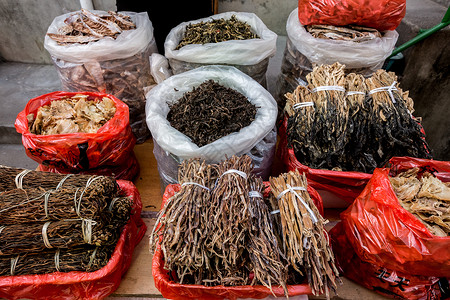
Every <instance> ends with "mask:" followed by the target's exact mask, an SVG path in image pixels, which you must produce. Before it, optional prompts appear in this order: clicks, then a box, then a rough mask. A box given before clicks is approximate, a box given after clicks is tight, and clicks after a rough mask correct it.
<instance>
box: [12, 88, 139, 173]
mask: <svg viewBox="0 0 450 300" xmlns="http://www.w3.org/2000/svg"><path fill="white" fill-rule="evenodd" d="M15 127H16V130H17V132H19V133H20V134H22V143H23V146H24V147H25V151H26V153H27V155H28V156H29V157H30V158H31V159H33V160H34V161H36V162H38V163H39V164H40V169H41V170H45V171H52V172H57V173H81V174H101V175H114V176H115V177H116V178H119V179H128V180H132V179H133V178H134V177H135V176H136V175H137V174H138V173H139V164H138V162H137V160H136V158H135V156H134V152H133V148H134V145H135V144H136V138H135V137H134V135H133V133H132V131H131V127H130V124H129V119H128V106H127V105H126V104H125V103H123V102H122V101H120V100H119V99H117V98H116V97H114V96H113V95H109V94H104V93H94V92H81V93H75V92H53V93H49V94H45V95H42V96H39V97H36V98H34V99H31V100H30V101H29V102H28V103H27V105H26V107H25V109H24V110H22V111H21V112H20V113H19V115H18V116H17V119H16V122H15Z"/></svg>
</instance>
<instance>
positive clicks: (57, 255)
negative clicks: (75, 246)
mask: <svg viewBox="0 0 450 300" xmlns="http://www.w3.org/2000/svg"><path fill="white" fill-rule="evenodd" d="M60 252H61V249H59V248H58V250H56V252H55V269H56V271H58V272H61V270H60V267H59V254H60Z"/></svg>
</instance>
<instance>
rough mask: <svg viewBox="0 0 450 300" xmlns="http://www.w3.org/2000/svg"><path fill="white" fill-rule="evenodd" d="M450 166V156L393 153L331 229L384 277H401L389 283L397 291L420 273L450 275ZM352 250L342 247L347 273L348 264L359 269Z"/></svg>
mask: <svg viewBox="0 0 450 300" xmlns="http://www.w3.org/2000/svg"><path fill="white" fill-rule="evenodd" d="M449 166H450V163H449V162H436V161H434V160H426V159H417V158H412V159H410V158H408V157H401V158H393V159H391V161H390V168H382V169H376V170H375V171H374V173H373V176H372V178H371V179H370V181H369V182H368V184H367V186H366V187H365V189H364V190H363V192H362V193H361V195H360V196H359V197H358V198H357V199H356V200H355V201H354V202H353V204H351V205H350V206H349V208H348V209H347V210H346V211H344V212H343V213H341V220H342V222H341V223H339V224H338V225H339V226H337V227H335V228H333V229H332V230H331V232H330V233H331V236H332V239H333V240H336V241H344V242H343V243H335V246H336V248H339V247H341V246H342V247H349V248H350V249H351V251H353V252H354V253H355V255H356V256H357V257H358V258H359V260H361V261H362V262H364V263H367V264H369V265H371V266H372V267H373V268H376V267H379V269H380V271H379V272H380V273H379V274H378V275H379V277H378V278H379V279H380V280H384V281H386V280H394V279H395V280H394V281H392V285H391V287H392V288H395V289H390V288H388V287H387V286H385V288H386V289H387V290H390V291H393V292H396V293H398V292H399V291H400V290H399V289H398V287H399V286H401V285H403V287H405V286H408V284H411V285H412V284H415V283H413V281H414V280H415V281H416V283H417V279H420V278H421V279H422V283H423V282H425V283H426V284H427V285H428V286H430V285H432V284H433V283H436V282H437V281H438V280H439V278H449V277H450V252H449V251H448V249H449V247H450V237H449V233H450V217H449V211H450V205H449V204H450V186H449V181H448V180H449V176H448V170H449ZM339 253H341V254H339ZM348 254H349V252H348V251H337V260H338V261H339V264H340V265H341V266H342V268H343V269H344V275H345V274H346V273H345V270H346V269H347V272H349V274H351V273H352V272H355V270H351V267H349V266H348V264H353V260H351V261H349V260H348V257H347V255H348ZM341 255H342V256H341ZM356 271H357V272H358V273H359V277H355V276H354V275H352V276H353V278H354V280H357V281H358V282H363V281H364V280H365V276H364V275H361V274H366V273H365V272H363V271H362V270H356ZM386 272H391V273H392V274H396V277H395V278H394V277H390V276H389V275H388V274H387V273H386ZM367 275H368V276H373V274H370V273H369V274H367ZM400 277H401V278H403V280H402V279H401V278H400ZM393 278H394V279H393ZM397 278H398V279H397ZM424 279H425V280H424ZM408 280H409V281H408ZM417 284H418V283H417ZM403 291H406V290H405V289H404V290H403ZM407 292H409V291H407ZM405 295H407V294H404V295H403V297H405ZM405 298H409V297H405Z"/></svg>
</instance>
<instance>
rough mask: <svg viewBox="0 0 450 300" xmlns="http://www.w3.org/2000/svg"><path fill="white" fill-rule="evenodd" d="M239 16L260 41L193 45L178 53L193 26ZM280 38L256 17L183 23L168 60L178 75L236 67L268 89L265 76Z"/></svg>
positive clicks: (171, 37)
mask: <svg viewBox="0 0 450 300" xmlns="http://www.w3.org/2000/svg"><path fill="white" fill-rule="evenodd" d="M233 15H235V16H236V18H237V19H238V20H240V21H243V22H246V23H247V24H249V25H250V26H251V28H252V30H253V31H254V32H255V33H256V34H257V35H258V36H259V37H260V38H259V39H249V40H231V41H225V42H220V43H207V44H191V45H186V46H184V47H182V48H180V49H179V50H175V48H176V47H177V46H178V44H179V43H180V41H181V40H182V38H183V35H184V32H185V31H186V27H187V25H189V24H196V23H200V22H208V21H211V20H212V19H221V18H223V19H226V20H227V19H230V18H231V16H233ZM276 41H277V34H276V33H274V32H273V31H271V30H269V29H268V28H267V26H266V25H265V24H264V23H263V22H262V20H261V19H260V18H259V17H258V16H257V15H255V14H254V13H247V12H225V13H221V14H216V15H212V16H210V17H208V18H202V19H198V20H193V21H190V22H183V23H181V24H179V25H178V26H176V27H174V28H173V29H172V30H171V31H170V32H169V34H168V35H167V37H166V41H165V43H164V51H165V53H164V54H165V56H166V57H167V58H168V59H169V63H170V66H171V68H172V70H173V73H174V74H179V73H181V72H185V71H188V70H192V69H195V68H197V67H199V66H202V65H210V64H220V65H232V66H234V67H236V68H238V69H239V70H241V71H242V72H244V73H246V74H247V75H249V76H250V77H252V78H253V79H255V80H256V81H258V82H259V83H260V84H262V85H265V73H266V71H267V66H268V63H269V58H270V57H272V56H273V55H274V54H275V52H276Z"/></svg>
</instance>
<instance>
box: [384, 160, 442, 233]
mask: <svg viewBox="0 0 450 300" xmlns="http://www.w3.org/2000/svg"><path fill="white" fill-rule="evenodd" d="M419 171H420V169H419V168H412V169H410V170H408V171H405V172H402V173H400V174H398V175H397V176H392V177H389V180H390V182H391V185H392V188H393V190H394V192H395V194H396V196H397V198H398V200H399V202H400V204H401V205H402V207H403V208H404V209H406V210H407V211H409V212H410V213H412V214H413V215H414V216H415V217H416V218H417V219H418V220H420V221H421V222H422V223H423V224H425V226H426V227H427V228H428V230H430V232H431V233H432V234H434V235H436V236H441V237H446V236H449V235H450V183H448V182H442V181H441V180H439V179H438V178H437V177H435V176H434V175H433V174H431V173H428V172H424V173H423V174H420V173H419Z"/></svg>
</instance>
